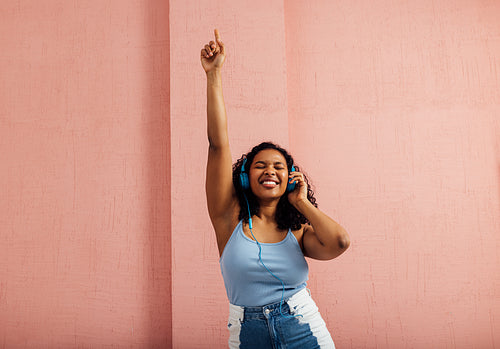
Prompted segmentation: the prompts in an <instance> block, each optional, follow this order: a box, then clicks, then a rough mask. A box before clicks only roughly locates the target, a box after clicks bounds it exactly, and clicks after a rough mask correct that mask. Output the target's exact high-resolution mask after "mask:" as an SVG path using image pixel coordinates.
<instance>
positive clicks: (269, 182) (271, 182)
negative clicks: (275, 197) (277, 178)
mask: <svg viewBox="0 0 500 349" xmlns="http://www.w3.org/2000/svg"><path fill="white" fill-rule="evenodd" d="M262 184H276V182H273V181H264V182H263V183H262Z"/></svg>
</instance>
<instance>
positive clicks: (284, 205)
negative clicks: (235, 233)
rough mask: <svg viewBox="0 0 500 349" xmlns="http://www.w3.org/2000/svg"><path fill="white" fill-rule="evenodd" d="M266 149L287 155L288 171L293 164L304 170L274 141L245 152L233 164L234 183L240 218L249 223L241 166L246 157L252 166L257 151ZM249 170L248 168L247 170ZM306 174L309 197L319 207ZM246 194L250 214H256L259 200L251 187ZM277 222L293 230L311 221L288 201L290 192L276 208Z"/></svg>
mask: <svg viewBox="0 0 500 349" xmlns="http://www.w3.org/2000/svg"><path fill="white" fill-rule="evenodd" d="M264 149H275V150H277V151H279V152H280V153H281V154H283V156H284V157H285V160H286V165H287V167H288V172H290V169H291V168H292V165H293V166H294V167H295V170H296V171H299V172H302V171H301V170H300V168H299V166H297V165H296V164H295V163H294V161H293V158H292V156H291V155H290V154H288V152H287V151H286V150H285V149H283V148H281V147H280V146H279V145H277V144H274V143H272V142H262V143H260V144H258V145H256V146H255V147H253V148H252V150H251V151H250V152H249V153H247V154H243V155H242V156H241V158H239V159H238V160H237V161H236V162H235V163H234V164H233V185H234V188H235V190H236V195H237V197H238V201H239V203H240V213H239V215H238V219H242V220H243V221H244V222H246V223H248V218H249V217H248V209H247V202H246V200H245V196H244V193H243V191H244V190H243V188H242V187H241V183H240V173H241V166H242V164H243V160H244V159H245V158H246V159H247V166H248V167H250V165H251V164H252V162H253V159H254V157H255V155H257V153H259V152H260V151H262V150H264ZM247 171H248V170H247ZM302 174H303V175H304V180H305V181H306V183H307V199H308V200H309V201H310V202H311V203H312V204H313V205H314V207H318V204H317V203H316V198H315V197H314V192H313V190H312V188H311V185H310V184H309V180H308V179H307V177H306V175H305V174H304V173H303V172H302ZM245 194H246V196H247V199H248V203H249V205H250V214H251V215H252V216H253V215H256V214H258V213H259V208H260V207H259V202H258V201H257V198H256V197H255V195H254V194H253V192H252V190H251V189H248V190H246V191H245ZM276 222H277V223H278V229H283V230H285V229H286V230H288V229H289V228H290V229H292V230H297V229H300V227H301V225H302V224H306V223H309V221H308V220H307V218H306V217H304V215H303V214H302V213H300V212H299V211H297V209H296V208H295V207H294V206H293V205H292V204H290V202H289V201H288V193H285V194H283V196H281V198H280V200H279V202H278V206H277V208H276Z"/></svg>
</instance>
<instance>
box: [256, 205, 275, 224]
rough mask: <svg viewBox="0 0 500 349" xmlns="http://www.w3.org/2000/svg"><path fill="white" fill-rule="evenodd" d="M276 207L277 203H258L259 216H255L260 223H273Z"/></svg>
mask: <svg viewBox="0 0 500 349" xmlns="http://www.w3.org/2000/svg"><path fill="white" fill-rule="evenodd" d="M277 207H278V201H272V202H260V205H259V214H258V215H257V216H258V217H259V218H260V219H261V220H262V221H265V222H273V223H275V222H276V208H277Z"/></svg>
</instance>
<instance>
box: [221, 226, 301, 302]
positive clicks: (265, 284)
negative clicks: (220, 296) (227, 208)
mask: <svg viewBox="0 0 500 349" xmlns="http://www.w3.org/2000/svg"><path fill="white" fill-rule="evenodd" d="M260 244H261V246H262V260H263V261H264V264H265V265H266V266H267V267H268V268H269V269H270V270H271V271H272V272H273V273H274V274H275V275H276V276H277V277H279V278H280V279H281V280H283V283H284V284H285V295H284V299H285V300H286V299H287V298H289V297H291V296H292V295H294V294H295V293H296V292H298V291H300V290H301V289H303V288H305V287H306V282H307V280H308V276H309V268H308V265H307V262H306V260H305V258H304V254H303V253H302V250H301V249H300V246H299V242H298V241H297V239H296V238H295V236H294V235H293V233H292V231H291V230H290V229H289V230H288V233H287V235H286V237H285V238H284V239H283V240H282V241H280V242H277V243H260ZM219 263H220V268H221V271H222V277H223V279H224V285H225V286H226V292H227V298H228V299H229V302H230V303H231V304H234V305H239V306H243V307H260V306H264V305H267V304H272V303H277V302H279V301H281V295H282V292H283V286H282V285H281V282H279V280H277V279H276V278H274V277H273V276H272V275H271V274H270V273H269V272H268V271H267V270H266V269H265V268H264V266H263V265H262V263H261V262H260V260H259V246H258V245H257V243H256V242H255V241H254V240H252V239H250V238H249V237H247V236H246V235H245V233H244V232H243V222H242V221H240V222H239V223H238V225H237V226H236V228H234V231H233V233H232V234H231V237H230V238H229V241H228V242H227V244H226V246H225V247H224V251H223V252H222V256H221V258H220V260H219Z"/></svg>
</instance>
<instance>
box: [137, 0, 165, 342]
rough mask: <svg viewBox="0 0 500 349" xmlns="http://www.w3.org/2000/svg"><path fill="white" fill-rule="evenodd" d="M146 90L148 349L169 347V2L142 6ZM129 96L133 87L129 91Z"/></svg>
mask: <svg viewBox="0 0 500 349" xmlns="http://www.w3.org/2000/svg"><path fill="white" fill-rule="evenodd" d="M144 11H145V17H146V18H145V21H144V23H145V25H146V26H147V27H146V28H145V29H144V30H145V34H146V35H147V37H145V38H144V42H145V43H146V44H147V45H148V50H147V55H148V56H147V57H146V58H145V62H144V63H145V65H146V66H145V69H146V72H145V75H146V77H147V80H146V81H147V84H148V85H147V88H145V89H144V90H146V91H143V92H145V94H144V103H143V112H144V116H143V122H144V126H145V127H144V128H143V130H144V135H143V139H144V142H145V143H146V145H147V149H146V151H145V154H146V156H147V159H145V161H144V163H145V164H146V168H145V169H144V170H145V171H147V174H146V178H147V181H148V182H147V184H146V185H148V186H149V188H148V196H149V197H148V198H146V200H145V202H147V203H148V207H147V209H148V212H147V227H145V229H146V230H145V231H147V237H148V238H147V239H145V246H144V247H143V248H144V264H143V269H144V270H143V271H144V273H143V275H144V285H145V294H144V298H145V302H146V304H145V307H146V308H147V315H148V317H147V318H146V319H144V321H145V322H146V324H145V328H148V330H149V333H148V336H147V344H146V346H147V347H148V348H172V291H171V279H172V276H171V270H172V264H171V220H170V211H171V205H170V100H169V99H170V83H169V79H170V72H169V69H170V57H169V56H170V43H169V35H170V33H169V1H163V0H153V1H149V2H147V3H146V4H145V8H144ZM130 89H131V90H132V91H133V88H130Z"/></svg>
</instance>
